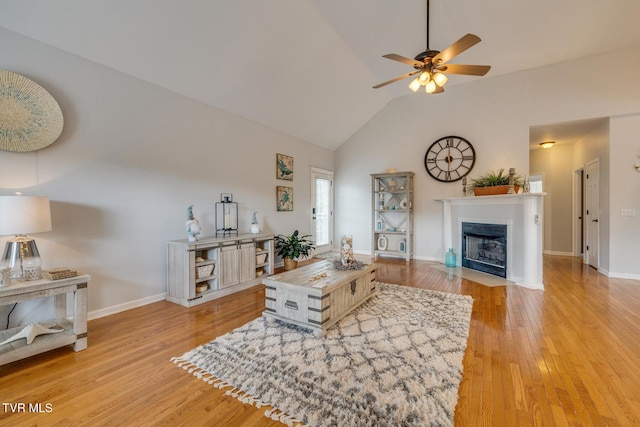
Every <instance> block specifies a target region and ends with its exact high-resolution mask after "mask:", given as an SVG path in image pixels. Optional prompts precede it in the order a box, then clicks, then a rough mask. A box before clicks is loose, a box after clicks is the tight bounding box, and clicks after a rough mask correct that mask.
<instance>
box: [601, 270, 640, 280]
mask: <svg viewBox="0 0 640 427" xmlns="http://www.w3.org/2000/svg"><path fill="white" fill-rule="evenodd" d="M606 276H607V277H611V278H614V279H631V280H640V274H627V273H615V272H614V273H612V272H610V271H607V273H606Z"/></svg>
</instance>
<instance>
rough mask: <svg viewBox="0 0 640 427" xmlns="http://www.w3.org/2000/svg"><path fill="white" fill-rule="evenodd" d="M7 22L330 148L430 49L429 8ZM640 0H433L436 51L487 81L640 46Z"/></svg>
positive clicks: (336, 1)
mask: <svg viewBox="0 0 640 427" xmlns="http://www.w3.org/2000/svg"><path fill="white" fill-rule="evenodd" d="M0 10H1V11H2V13H0V26H2V27H5V28H7V29H9V30H12V31H15V32H17V33H19V34H22V35H25V36H27V37H30V38H33V39H36V40H39V41H41V42H44V43H46V44H49V45H51V46H55V47H57V48H60V49H63V50H65V51H68V52H72V53H74V54H76V55H79V56H81V57H84V58H87V59H89V60H92V61H95V62H97V63H100V64H103V65H106V66H108V67H111V68H113V69H116V70H119V71H122V72H124V73H127V74H130V75H132V76H136V77H138V78H140V79H142V80H145V81H148V82H151V83H153V84H156V85H159V86H162V87H164V88H167V89H169V90H171V91H174V92H177V93H180V94H182V95H185V96H188V97H190V98H193V99H196V100H198V101H201V102H203V103H206V104H209V105H212V106H215V107H218V108H220V109H222V110H225V111H228V112H231V113H234V114H237V115H239V116H242V117H245V118H248V119H250V120H253V121H256V122H259V123H262V124H264V125H267V126H270V127H272V128H275V129H279V130H281V131H283V132H285V133H288V134H290V135H293V136H296V137H299V138H302V139H304V140H306V141H309V142H312V143H314V144H318V145H321V146H325V147H327V148H330V149H335V148H337V147H339V146H340V145H341V144H342V143H343V142H344V141H345V140H347V139H348V138H349V137H350V136H351V135H352V134H353V133H354V132H356V131H357V130H358V129H359V128H360V127H361V126H362V125H364V124H365V123H366V122H367V121H368V120H369V119H370V118H371V117H372V116H374V115H375V114H376V113H377V112H378V111H380V109H381V108H383V107H384V105H385V104H386V103H387V102H389V101H390V100H391V99H393V98H394V97H399V96H430V97H432V99H433V101H431V100H430V102H437V98H438V97H441V96H446V92H445V93H444V94H439V95H426V94H423V93H418V94H413V93H412V92H410V91H409V89H408V88H407V84H408V83H409V81H408V80H407V81H403V82H398V83H394V84H392V85H389V86H387V87H385V88H383V89H377V90H374V89H372V88H371V87H372V86H373V85H375V84H377V83H380V82H382V81H386V80H389V79H391V78H393V77H396V76H399V75H401V74H404V73H406V72H408V71H411V69H410V67H409V66H406V65H404V64H401V63H398V62H394V61H390V60H388V59H383V58H382V57H381V56H382V55H383V54H386V53H397V54H400V55H403V56H407V57H413V56H415V55H416V54H418V53H420V52H422V51H423V50H425V48H426V17H425V14H426V13H425V12H426V2H425V0H402V1H399V0H270V1H265V0H209V1H207V0H108V1H107V0H94V1H78V0H56V1H50V0H20V1H16V0H0ZM638 17H640V1H638V0H615V1H609V2H607V1H603V0H563V1H558V0H538V1H535V2H533V1H529V2H525V1H514V0H484V1H477V0H431V24H430V46H429V47H430V48H431V49H436V50H443V49H444V48H446V47H447V46H449V45H450V44H451V43H453V42H454V41H456V40H457V39H459V38H460V37H462V36H463V35H464V34H466V33H474V34H477V35H478V36H480V37H481V38H482V40H483V41H482V42H481V43H479V44H478V45H476V46H474V47H473V48H471V49H470V50H468V51H466V52H464V53H462V54H461V55H460V56H458V57H457V58H455V59H454V60H452V61H451V62H452V63H467V64H487V65H491V66H492V69H491V71H490V72H489V74H487V75H486V76H485V77H468V76H450V79H449V83H448V84H447V87H450V86H452V85H455V84H460V83H464V82H469V81H473V80H476V79H483V78H491V77H492V76H497V75H500V74H506V73H511V72H515V71H519V70H524V69H528V68H534V67H540V66H544V65H547V64H552V63H557V62H561V61H565V60H569V59H574V58H579V57H586V56H593V57H594V66H595V65H597V54H599V53H605V52H612V51H616V50H620V49H624V48H628V47H632V46H637V45H640V25H638V24H637V20H638Z"/></svg>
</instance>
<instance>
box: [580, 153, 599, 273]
mask: <svg viewBox="0 0 640 427" xmlns="http://www.w3.org/2000/svg"><path fill="white" fill-rule="evenodd" d="M599 176H600V162H599V161H598V160H594V161H593V162H590V163H587V164H586V166H585V221H584V224H585V251H584V261H585V263H587V264H589V265H590V266H592V267H594V268H598V247H599V244H600V242H599V240H598V236H599V235H600V224H599V221H600V208H599V201H598V194H599V192H600V185H599Z"/></svg>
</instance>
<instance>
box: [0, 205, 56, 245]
mask: <svg viewBox="0 0 640 427" xmlns="http://www.w3.org/2000/svg"><path fill="white" fill-rule="evenodd" d="M44 231H51V208H50V205H49V198H48V197H44V196H0V236H8V235H12V234H13V235H17V234H31V233H42V232H44Z"/></svg>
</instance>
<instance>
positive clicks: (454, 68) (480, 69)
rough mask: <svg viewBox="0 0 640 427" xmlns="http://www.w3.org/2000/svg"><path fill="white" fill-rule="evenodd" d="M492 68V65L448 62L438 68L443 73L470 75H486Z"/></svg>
mask: <svg viewBox="0 0 640 427" xmlns="http://www.w3.org/2000/svg"><path fill="white" fill-rule="evenodd" d="M490 69H491V66H490V65H464V64H446V65H443V66H442V67H441V68H440V67H438V70H439V71H440V72H441V73H443V74H466V75H468V76H484V75H485V74H487V73H488V72H489V70H490Z"/></svg>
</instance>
